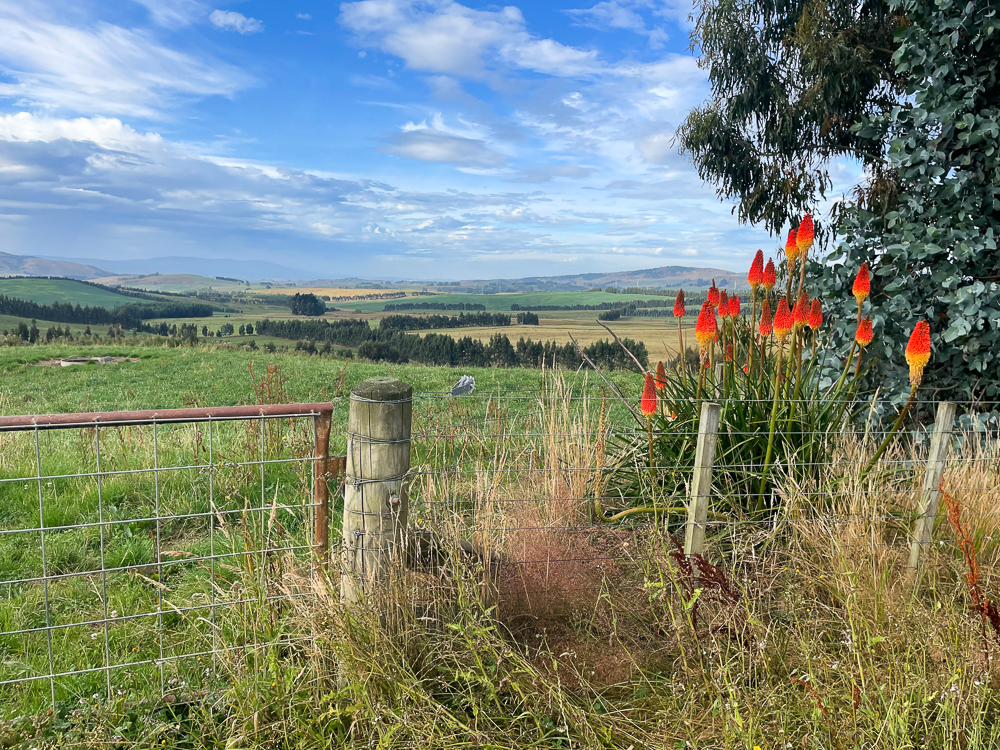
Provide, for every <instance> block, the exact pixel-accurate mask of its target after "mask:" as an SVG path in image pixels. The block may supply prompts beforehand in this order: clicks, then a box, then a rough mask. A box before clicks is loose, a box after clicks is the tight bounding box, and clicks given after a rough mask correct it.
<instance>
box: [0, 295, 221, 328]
mask: <svg viewBox="0 0 1000 750" xmlns="http://www.w3.org/2000/svg"><path fill="white" fill-rule="evenodd" d="M216 309H217V308H216V307H214V306H212V305H208V304H204V303H200V302H151V303H148V304H132V303H129V304H126V305H121V306H120V307H115V308H113V309H111V310H109V309H108V308H106V307H89V306H88V307H81V306H80V304H79V303H77V304H76V305H73V304H71V303H69V302H53V303H52V304H51V305H40V304H38V303H37V302H32V301H30V300H23V299H16V298H13V297H7V296H5V295H0V315H12V316H15V317H18V318H31V319H33V320H34V319H37V320H48V321H52V322H53V323H79V324H81V325H117V326H121V327H122V328H126V329H138V328H140V327H141V324H142V321H144V320H149V319H150V318H208V317H211V315H212V313H213V312H215V310H216Z"/></svg>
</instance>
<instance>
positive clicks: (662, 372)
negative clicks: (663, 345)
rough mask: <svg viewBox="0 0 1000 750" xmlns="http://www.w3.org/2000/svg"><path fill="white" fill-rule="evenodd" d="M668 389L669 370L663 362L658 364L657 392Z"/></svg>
mask: <svg viewBox="0 0 1000 750" xmlns="http://www.w3.org/2000/svg"><path fill="white" fill-rule="evenodd" d="M666 387H667V368H665V367H664V366H663V362H657V363H656V390H658V391H662V390H663V389H664V388H666Z"/></svg>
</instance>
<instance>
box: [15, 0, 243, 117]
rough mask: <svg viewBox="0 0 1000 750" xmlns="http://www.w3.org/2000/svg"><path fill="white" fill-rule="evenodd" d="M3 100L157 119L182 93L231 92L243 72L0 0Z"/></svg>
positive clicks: (139, 35)
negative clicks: (40, 13)
mask: <svg viewBox="0 0 1000 750" xmlns="http://www.w3.org/2000/svg"><path fill="white" fill-rule="evenodd" d="M35 8H36V6H30V10H34V9H35ZM0 38H2V39H3V43H2V44H0V74H2V75H3V77H4V78H7V79H8V80H10V81H12V82H10V83H7V82H3V83H0V98H10V99H14V100H16V101H18V102H20V103H24V104H27V105H29V106H34V107H42V108H47V109H53V110H63V111H69V112H79V113H82V114H105V115H107V114H113V115H131V116H137V117H147V118H156V117H159V116H160V113H161V111H162V110H164V109H165V108H167V107H168V106H171V105H173V104H176V103H177V101H178V100H179V99H182V98H201V97H206V96H212V95H219V94H221V95H223V96H230V95H232V94H233V93H235V92H236V91H238V90H239V89H241V88H244V87H246V86H247V85H249V83H250V79H249V77H248V76H247V75H246V74H244V73H243V72H242V71H240V70H238V69H237V68H234V67H232V66H230V65H226V64H225V63H221V62H219V61H217V60H212V59H210V58H202V59H199V58H195V57H192V56H191V55H187V54H184V53H182V52H177V51H175V50H172V49H169V48H167V47H164V46H163V45H161V44H160V43H159V42H158V41H157V40H156V39H155V38H154V37H153V36H151V35H150V34H149V33H147V32H145V31H141V30H133V29H126V28H123V27H121V26H115V25H113V24H109V23H104V22H98V23H95V24H92V25H89V26H81V27H71V26H67V25H63V24H61V23H57V22H55V21H53V20H50V19H47V18H44V17H41V16H39V15H37V14H35V15H33V14H32V13H30V12H29V7H28V6H23V5H21V4H19V3H12V2H8V1H7V0H0Z"/></svg>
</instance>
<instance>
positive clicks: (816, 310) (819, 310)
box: [809, 297, 823, 331]
mask: <svg viewBox="0 0 1000 750" xmlns="http://www.w3.org/2000/svg"><path fill="white" fill-rule="evenodd" d="M821 325H823V307H822V306H821V305H820V303H819V297H817V298H816V299H814V300H813V302H812V309H811V310H810V311H809V327H810V328H812V329H813V330H814V331H815V330H816V329H817V328H819V327H820V326H821Z"/></svg>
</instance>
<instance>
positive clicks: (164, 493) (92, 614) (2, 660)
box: [0, 420, 312, 715]
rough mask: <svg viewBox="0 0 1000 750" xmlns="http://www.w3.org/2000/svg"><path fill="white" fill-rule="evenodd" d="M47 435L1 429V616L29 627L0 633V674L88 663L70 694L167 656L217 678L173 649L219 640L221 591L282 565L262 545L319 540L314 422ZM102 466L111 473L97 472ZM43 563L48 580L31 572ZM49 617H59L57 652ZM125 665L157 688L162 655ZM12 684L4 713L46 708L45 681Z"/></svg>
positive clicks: (4, 623) (227, 598) (3, 623)
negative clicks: (314, 521)
mask: <svg viewBox="0 0 1000 750" xmlns="http://www.w3.org/2000/svg"><path fill="white" fill-rule="evenodd" d="M210 432H211V440H210V439H209V433H210ZM37 440H38V442H37V450H36V436H35V435H34V434H33V433H30V432H29V433H8V434H0V448H2V451H0V452H2V458H0V494H2V496H3V499H4V502H3V504H2V505H0V529H3V534H2V535H0V627H2V629H3V630H4V631H8V632H9V631H28V632H20V633H19V634H17V635H9V636H3V637H0V682H3V681H4V680H13V679H18V678H24V677H30V676H32V675H38V674H47V673H48V671H49V668H50V666H51V668H52V670H53V671H54V672H56V673H63V672H81V674H76V675H68V676H65V677H61V678H59V680H58V685H57V688H56V699H57V701H59V702H60V703H61V704H62V705H75V704H76V703H77V702H79V700H80V699H87V698H89V697H90V696H91V695H92V694H93V693H95V692H96V693H100V694H104V693H105V688H106V682H107V677H106V676H105V673H104V671H103V670H102V669H101V668H102V667H104V666H105V665H106V664H109V663H110V664H112V665H120V664H131V663H133V662H142V661H148V660H151V659H157V660H160V659H166V660H167V661H166V662H165V663H166V664H167V666H166V667H165V669H166V671H167V673H168V674H169V675H173V677H172V679H182V680H183V681H186V682H188V684H192V685H200V684H202V683H205V682H207V679H206V675H205V674H204V669H205V663H207V662H208V660H209V659H208V658H206V657H202V658H200V659H199V658H198V657H193V658H191V659H184V660H181V661H174V660H172V659H171V657H173V656H181V655H184V654H191V653H195V652H203V651H210V650H212V646H213V642H216V641H217V640H218V638H219V637H220V636H221V635H226V634H221V633H218V632H217V633H216V637H215V639H213V637H212V630H213V628H215V627H216V620H217V619H221V618H220V616H219V607H218V606H213V605H222V604H225V603H229V602H234V601H239V600H240V599H241V598H243V589H242V584H243V577H244V576H245V574H247V573H248V572H252V571H254V570H255V569H257V567H259V566H273V564H274V562H275V561H274V560H271V559H270V558H273V557H274V556H273V555H267V554H265V553H264V552H263V551H262V550H264V549H274V548H283V547H293V546H298V547H302V546H303V545H306V544H308V543H309V539H310V536H311V534H310V526H309V524H310V522H309V517H310V509H309V502H310V498H311V494H310V487H311V484H310V483H311V477H312V466H311V464H310V463H308V462H305V461H302V460H301V459H302V458H303V457H306V456H309V455H311V453H312V427H311V424H309V423H308V422H307V421H299V422H294V421H291V420H275V421H269V422H266V423H265V424H264V425H263V427H261V424H260V423H259V422H228V423H225V422H224V423H216V424H213V425H211V426H208V425H197V426H194V425H162V426H158V427H157V428H155V430H154V428H152V427H149V426H141V427H122V428H113V427H108V428H105V429H103V430H101V431H100V432H97V431H94V430H57V431H49V432H43V433H39V435H38V436H37ZM154 446H155V448H154ZM154 450H155V453H154ZM260 459H264V460H266V461H269V462H272V463H267V464H260V463H256V464H255V463H253V462H255V461H260ZM281 459H286V460H288V462H281V463H273V462H275V461H279V460H281ZM293 459H299V460H293ZM154 466H158V467H159V469H160V471H158V472H155V473H154V472H153V471H152V470H151V469H153V467H154ZM39 468H40V470H41V474H42V478H41V479H39V478H37V476H38V470H39ZM98 468H100V469H101V471H103V472H112V473H111V474H105V475H103V476H101V477H97V476H96V475H95V474H96V472H97V470H98ZM79 474H83V475H84V476H79ZM88 475H89V476H88ZM40 505H41V507H42V509H43V511H44V512H43V513H42V514H41V515H39V507H40ZM157 519H160V520H157ZM41 528H44V529H45V531H44V532H43V531H41V530H40V529H41ZM43 534H44V545H45V556H44V563H43V558H42V552H41V550H42V543H43ZM157 549H159V551H160V555H159V558H158V557H157ZM286 554H287V553H286ZM299 554H305V553H299ZM213 556H214V557H217V559H216V560H214V561H213V560H207V559H206V560H203V559H201V558H208V557H213ZM305 556H306V557H307V556H308V555H305ZM43 564H44V568H43ZM101 571H106V572H103V573H102V572H101ZM43 572H44V574H45V575H47V576H49V577H50V580H49V582H48V584H47V585H46V584H44V583H41V582H39V581H33V580H30V579H34V578H38V577H40V576H42V574H43ZM46 601H47V603H48V615H47V616H46V606H45V605H46ZM237 606H240V605H237ZM103 620H110V621H111V622H110V623H107V624H105V623H103V622H98V621H103ZM95 623H97V624H95ZM46 626H49V627H55V628H56V629H55V630H53V631H52V636H53V644H52V650H51V656H50V651H49V648H48V636H47V635H46V633H45V631H44V629H43V628H44V627H46ZM105 639H107V645H105ZM226 642H227V643H229V644H232V643H234V642H235V641H234V639H233V638H229V639H228V640H227V641H226ZM50 658H51V659H52V661H51V663H50ZM109 660H110V661H109ZM203 662H204V663H203ZM125 673H126V672H125V670H121V671H120V672H119V671H116V672H113V673H112V681H113V683H114V684H115V685H117V684H119V683H120V681H121V679H122V674H125ZM127 673H128V675H129V679H131V680H133V681H135V680H137V679H139V678H140V677H141V678H142V681H143V685H142V686H141V689H142V691H144V692H149V691H151V690H155V691H158V690H159V689H160V683H159V680H160V672H159V669H158V668H152V669H151V668H150V667H149V665H145V666H143V667H140V668H138V670H132V669H129V670H128V672H127ZM0 698H3V699H4V700H3V706H2V707H0V714H5V715H6V714H7V713H8V712H9V711H11V710H14V711H17V712H23V711H29V712H30V711H39V710H44V706H45V705H46V704H47V703H48V702H49V701H50V700H51V692H50V686H49V682H48V680H35V681H29V682H23V683H20V684H12V685H0Z"/></svg>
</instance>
